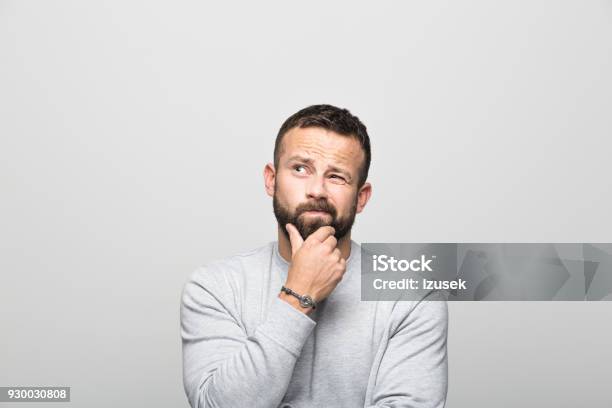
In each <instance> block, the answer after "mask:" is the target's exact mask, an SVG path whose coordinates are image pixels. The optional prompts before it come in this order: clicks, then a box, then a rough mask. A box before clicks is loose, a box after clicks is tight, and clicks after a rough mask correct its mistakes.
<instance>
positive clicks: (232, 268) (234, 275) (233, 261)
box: [183, 242, 274, 296]
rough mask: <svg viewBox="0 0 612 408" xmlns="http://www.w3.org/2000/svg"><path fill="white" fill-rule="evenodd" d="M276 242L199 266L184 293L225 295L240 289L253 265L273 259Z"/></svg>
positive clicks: (191, 276) (188, 281)
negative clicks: (204, 292) (202, 292)
mask: <svg viewBox="0 0 612 408" xmlns="http://www.w3.org/2000/svg"><path fill="white" fill-rule="evenodd" d="M273 247H274V243H273V242H270V243H268V244H266V245H263V246H261V247H259V248H255V249H252V250H250V251H246V252H242V253H238V254H236V255H232V256H229V257H226V258H221V259H216V260H213V261H210V262H208V263H206V264H203V265H201V266H198V267H197V268H196V269H195V270H194V271H193V272H191V274H190V275H189V277H188V279H187V281H186V283H185V285H184V288H183V294H185V293H187V294H190V293H191V294H193V293H196V292H201V291H206V292H210V293H212V294H215V295H218V296H223V294H224V293H227V292H229V293H232V292H234V291H235V290H238V289H239V286H240V285H241V282H243V281H244V279H245V277H246V275H247V274H248V273H249V271H250V270H253V269H255V268H252V266H253V265H265V264H266V263H267V262H269V260H270V259H271V255H272V251H273Z"/></svg>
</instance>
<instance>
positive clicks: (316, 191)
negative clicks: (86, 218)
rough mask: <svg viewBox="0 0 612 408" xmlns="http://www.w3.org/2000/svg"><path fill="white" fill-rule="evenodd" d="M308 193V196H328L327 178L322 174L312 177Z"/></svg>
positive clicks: (307, 189)
mask: <svg viewBox="0 0 612 408" xmlns="http://www.w3.org/2000/svg"><path fill="white" fill-rule="evenodd" d="M306 195H307V196H308V198H327V189H326V187H325V178H324V177H322V176H313V177H310V180H309V181H308V185H307V187H306Z"/></svg>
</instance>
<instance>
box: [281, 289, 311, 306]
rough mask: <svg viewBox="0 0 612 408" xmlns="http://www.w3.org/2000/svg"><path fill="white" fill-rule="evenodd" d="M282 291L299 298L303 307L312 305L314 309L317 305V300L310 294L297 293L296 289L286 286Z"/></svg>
mask: <svg viewBox="0 0 612 408" xmlns="http://www.w3.org/2000/svg"><path fill="white" fill-rule="evenodd" d="M281 292H285V293H286V294H288V295H291V296H294V297H296V298H298V299H299V300H300V306H302V307H312V309H313V310H314V309H315V308H316V306H317V305H316V303H315V301H314V300H313V299H312V298H311V297H310V296H308V295H299V294H297V293H295V292H294V291H292V290H291V289H289V288H286V287H284V286H283V287H282V288H281Z"/></svg>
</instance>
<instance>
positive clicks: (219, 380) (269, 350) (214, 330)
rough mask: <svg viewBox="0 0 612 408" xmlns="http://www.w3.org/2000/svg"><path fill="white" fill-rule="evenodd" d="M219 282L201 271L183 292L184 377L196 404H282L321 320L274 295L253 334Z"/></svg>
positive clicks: (199, 407)
mask: <svg viewBox="0 0 612 408" xmlns="http://www.w3.org/2000/svg"><path fill="white" fill-rule="evenodd" d="M218 286H219V284H218V282H217V281H215V280H214V279H212V278H209V277H207V271H206V270H199V271H196V273H194V274H193V275H192V277H191V279H190V280H189V281H188V282H187V284H186V285H185V288H184V290H183V294H182V298H181V336H182V342H183V382H184V387H185V392H186V394H187V397H188V399H189V403H190V404H191V406H192V407H194V408H218V407H264V408H270V407H277V406H278V405H279V404H280V402H281V400H282V398H283V396H284V395H285V392H286V390H287V387H288V385H289V381H290V380H291V376H292V373H293V369H294V367H295V362H296V360H297V358H298V356H299V355H300V353H301V350H302V347H303V345H304V343H305V342H306V340H307V338H308V336H309V335H310V333H311V332H312V330H313V328H314V326H315V325H316V323H315V322H314V321H313V320H312V319H310V318H309V317H308V316H307V315H306V314H304V313H302V312H300V311H298V310H296V309H295V308H293V307H292V306H291V305H289V304H288V303H287V302H285V301H283V300H281V299H279V298H275V299H274V300H273V302H272V304H271V307H270V309H269V310H268V314H267V317H266V319H265V321H264V322H263V323H262V324H261V325H260V326H259V327H257V329H256V330H255V332H254V333H253V335H252V336H250V337H249V336H247V334H246V331H245V329H244V327H242V325H241V323H239V320H238V319H237V318H236V316H235V314H234V313H233V311H232V308H231V307H230V306H229V305H228V304H225V303H226V302H224V301H223V300H222V297H220V296H219V295H220V293H222V291H219V287H218Z"/></svg>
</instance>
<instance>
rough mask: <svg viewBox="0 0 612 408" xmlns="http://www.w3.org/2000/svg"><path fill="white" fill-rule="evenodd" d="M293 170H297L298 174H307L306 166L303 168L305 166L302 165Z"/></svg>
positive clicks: (294, 167)
mask: <svg viewBox="0 0 612 408" xmlns="http://www.w3.org/2000/svg"><path fill="white" fill-rule="evenodd" d="M293 170H295V172H296V173H301V174H303V173H305V172H306V167H304V166H303V165H301V164H298V165H295V166H293Z"/></svg>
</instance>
